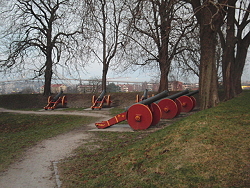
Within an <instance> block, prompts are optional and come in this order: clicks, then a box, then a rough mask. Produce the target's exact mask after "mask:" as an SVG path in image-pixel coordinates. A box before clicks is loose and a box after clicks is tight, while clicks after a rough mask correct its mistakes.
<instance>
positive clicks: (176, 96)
mask: <svg viewBox="0 0 250 188" xmlns="http://www.w3.org/2000/svg"><path fill="white" fill-rule="evenodd" d="M188 92H189V90H188V89H185V90H183V91H181V92H178V93H176V94H174V95H170V96H168V97H166V98H167V99H172V100H174V99H177V98H178V97H180V96H182V95H185V94H187V93H188Z"/></svg>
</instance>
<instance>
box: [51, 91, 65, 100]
mask: <svg viewBox="0 0 250 188" xmlns="http://www.w3.org/2000/svg"><path fill="white" fill-rule="evenodd" d="M62 94H63V90H61V91H60V92H59V93H58V94H57V95H56V96H55V97H54V98H53V99H52V102H56V101H57V100H58V99H59V97H61V96H62Z"/></svg>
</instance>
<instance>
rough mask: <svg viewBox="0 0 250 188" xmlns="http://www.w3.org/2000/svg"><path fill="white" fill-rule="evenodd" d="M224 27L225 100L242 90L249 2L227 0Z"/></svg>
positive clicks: (249, 35)
mask: <svg viewBox="0 0 250 188" xmlns="http://www.w3.org/2000/svg"><path fill="white" fill-rule="evenodd" d="M226 5H227V17H226V27H224V28H225V29H224V30H225V31H224V30H220V32H219V34H220V39H221V46H222V48H223V56H222V57H223V58H222V68H223V69H222V70H223V86H224V91H225V100H229V99H231V98H233V97H235V96H236V95H237V94H239V93H241V92H242V88H241V77H242V73H243V69H244V66H245V62H246V57H247V52H248V48H249V45H250V31H249V24H250V17H249V13H250V2H249V1H244V0H228V2H227V4H226Z"/></svg>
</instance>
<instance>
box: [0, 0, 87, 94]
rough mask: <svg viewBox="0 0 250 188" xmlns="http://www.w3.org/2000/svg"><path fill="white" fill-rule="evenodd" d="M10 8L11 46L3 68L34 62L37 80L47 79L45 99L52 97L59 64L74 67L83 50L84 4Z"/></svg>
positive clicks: (20, 3) (61, 0) (61, 1)
mask: <svg viewBox="0 0 250 188" xmlns="http://www.w3.org/2000/svg"><path fill="white" fill-rule="evenodd" d="M9 5H10V6H11V7H10V8H9V10H8V11H5V12H4V14H5V15H6V14H7V18H8V22H7V21H6V23H9V24H8V25H6V30H5V34H4V35H3V37H4V38H5V39H9V41H10V45H9V47H8V49H9V51H8V57H7V58H6V59H5V60H1V62H0V63H1V64H0V66H1V68H7V69H10V68H13V67H16V66H24V64H25V63H27V64H28V63H29V62H30V61H32V64H33V66H34V67H35V70H34V71H35V76H41V75H44V77H45V87H44V95H49V94H50V93H51V90H50V85H51V79H52V75H53V66H54V65H55V64H59V63H60V61H63V62H64V63H65V64H66V63H67V62H71V63H72V60H73V57H74V56H75V55H76V52H77V51H78V50H79V47H81V45H79V44H78V42H79V38H80V37H79V35H80V34H82V33H83V21H84V20H83V19H82V17H81V16H82V13H81V12H80V11H82V10H80V9H78V8H80V6H79V5H81V3H80V2H77V1H71V0H29V1H25V0H16V1H14V2H11V3H9ZM80 13H81V14H80ZM7 26H8V27H7ZM71 58H72V59H71ZM30 66H31V65H30Z"/></svg>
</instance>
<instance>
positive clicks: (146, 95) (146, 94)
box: [142, 89, 148, 100]
mask: <svg viewBox="0 0 250 188" xmlns="http://www.w3.org/2000/svg"><path fill="white" fill-rule="evenodd" d="M147 98H148V90H147V89H145V90H144V93H143V95H142V100H145V99H147Z"/></svg>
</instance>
